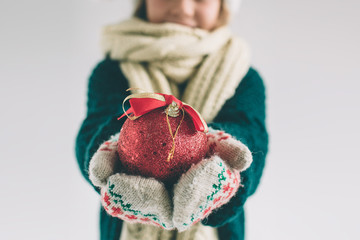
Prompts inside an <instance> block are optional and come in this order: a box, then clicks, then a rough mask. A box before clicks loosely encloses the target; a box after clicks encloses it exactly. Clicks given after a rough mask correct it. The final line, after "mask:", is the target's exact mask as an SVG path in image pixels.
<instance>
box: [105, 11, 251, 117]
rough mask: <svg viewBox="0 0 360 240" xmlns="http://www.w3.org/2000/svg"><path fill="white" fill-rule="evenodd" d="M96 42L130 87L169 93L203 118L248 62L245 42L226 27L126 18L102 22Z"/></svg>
mask: <svg viewBox="0 0 360 240" xmlns="http://www.w3.org/2000/svg"><path fill="white" fill-rule="evenodd" d="M101 45H102V49H103V51H104V53H105V54H109V55H110V58H112V59H114V60H119V61H120V68H121V70H122V72H123V73H124V74H125V76H126V77H127V79H128V81H129V85H130V87H131V88H141V89H144V90H146V91H151V92H159V93H165V94H172V95H174V96H176V97H177V98H179V99H180V100H182V101H183V102H185V103H187V104H190V105H191V106H193V107H194V108H195V109H197V110H198V111H199V112H200V114H201V115H202V116H203V118H204V119H205V121H207V122H211V121H212V120H213V119H214V118H215V116H216V115H217V113H218V112H219V111H220V109H221V107H222V106H223V105H224V103H225V101H226V100H227V99H229V98H230V97H232V96H233V95H234V93H235V89H236V87H237V86H238V84H239V83H240V81H241V79H242V78H243V77H244V75H245V74H246V73H247V71H248V70H249V66H250V63H249V49H248V46H247V44H246V43H245V42H244V41H243V40H242V39H240V38H237V37H234V36H233V35H232V34H231V32H230V30H229V29H228V28H227V27H221V28H218V29H216V30H214V31H212V32H208V31H205V30H202V29H197V28H195V29H194V28H189V27H186V26H182V25H178V24H173V23H164V24H153V23H149V22H145V21H143V20H141V19H139V18H131V19H129V20H126V21H123V22H120V23H118V24H113V25H109V26H106V27H105V28H104V29H103V35H102V42H101ZM184 87H185V89H184V90H183V89H182V88H184Z"/></svg>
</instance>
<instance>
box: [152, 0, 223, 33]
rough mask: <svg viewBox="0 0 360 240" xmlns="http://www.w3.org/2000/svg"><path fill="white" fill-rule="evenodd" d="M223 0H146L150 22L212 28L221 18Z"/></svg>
mask: <svg viewBox="0 0 360 240" xmlns="http://www.w3.org/2000/svg"><path fill="white" fill-rule="evenodd" d="M220 7H221V0H146V14H147V18H148V20H149V22H152V23H165V22H172V23H178V24H182V25H186V26H189V27H194V28H195V27H196V28H202V29H205V30H212V29H214V28H215V27H216V25H217V23H218V19H219V13H220Z"/></svg>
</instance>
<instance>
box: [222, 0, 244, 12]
mask: <svg viewBox="0 0 360 240" xmlns="http://www.w3.org/2000/svg"><path fill="white" fill-rule="evenodd" d="M226 2H227V4H228V7H229V11H230V12H231V13H232V14H235V13H237V12H238V11H239V9H240V5H241V0H226Z"/></svg>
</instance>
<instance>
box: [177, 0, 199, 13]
mask: <svg viewBox="0 0 360 240" xmlns="http://www.w3.org/2000/svg"><path fill="white" fill-rule="evenodd" d="M173 3H174V4H173V9H172V10H173V13H176V14H178V15H185V16H193V15H194V10H195V6H194V3H193V0H174V1H173Z"/></svg>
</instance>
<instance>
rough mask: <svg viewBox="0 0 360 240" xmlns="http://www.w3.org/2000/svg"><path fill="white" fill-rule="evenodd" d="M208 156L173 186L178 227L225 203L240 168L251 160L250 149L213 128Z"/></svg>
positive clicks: (236, 183) (237, 182)
mask: <svg viewBox="0 0 360 240" xmlns="http://www.w3.org/2000/svg"><path fill="white" fill-rule="evenodd" d="M208 144H209V153H208V155H209V158H208V159H204V160H202V161H201V162H200V163H198V164H196V165H193V166H192V167H191V168H190V170H189V171H187V172H186V173H185V174H183V175H182V176H181V178H180V180H179V181H178V183H177V184H176V185H175V186H174V200H173V201H174V212H173V223H174V226H175V227H176V228H177V229H178V230H179V231H184V230H186V229H188V228H189V227H190V226H192V225H193V224H195V223H197V222H199V221H200V220H202V219H204V218H205V217H207V216H208V215H209V214H210V213H211V212H212V211H213V210H214V209H216V208H218V207H220V206H222V205H224V204H226V203H227V202H228V201H229V200H230V199H231V197H233V196H234V195H235V193H236V192H237V190H238V188H239V186H242V185H241V184H240V172H241V171H243V170H245V169H246V168H248V167H249V166H250V164H251V162H252V155H251V153H250V151H249V149H248V148H247V147H246V146H245V145H244V144H242V143H241V142H240V141H237V140H235V139H233V138H232V137H231V136H230V135H228V134H226V133H224V132H222V131H215V130H213V129H210V132H209V133H208Z"/></svg>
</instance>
